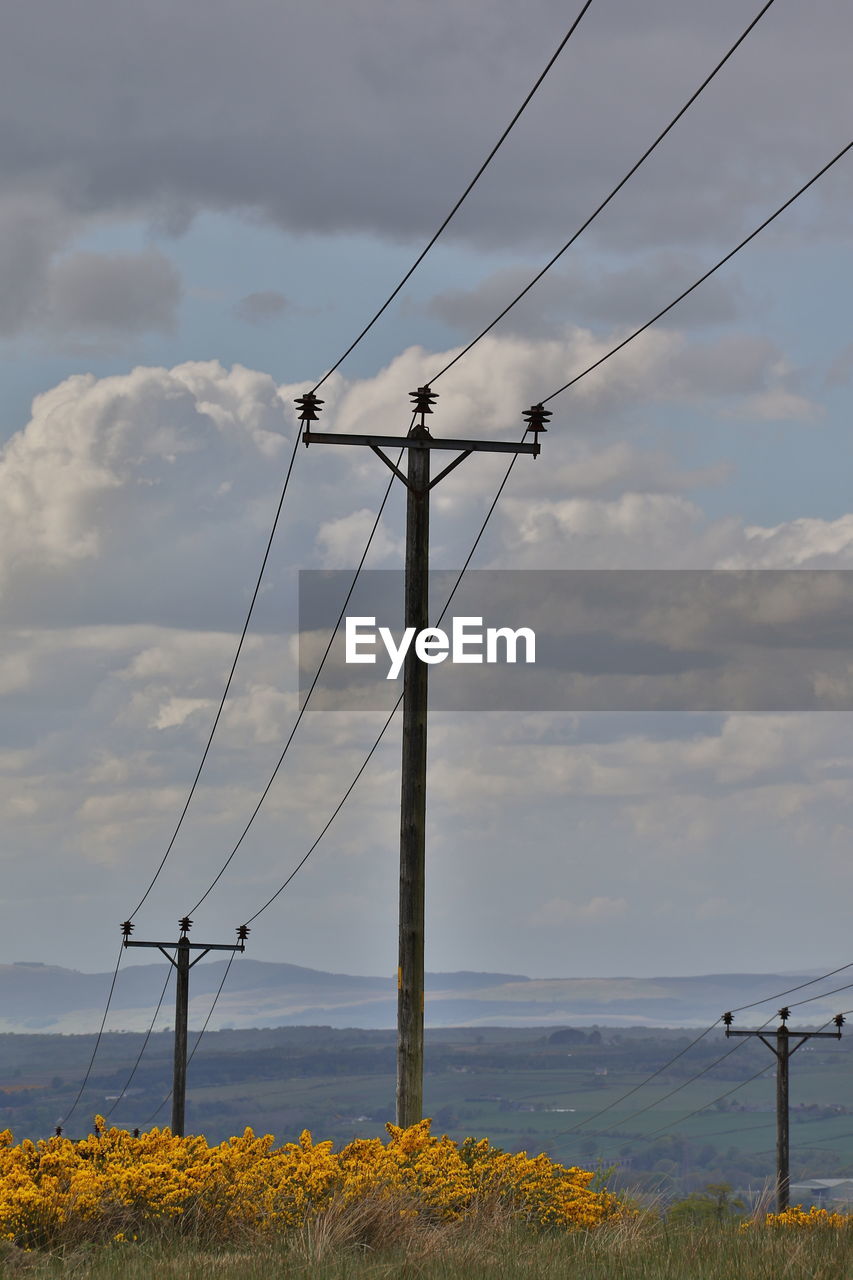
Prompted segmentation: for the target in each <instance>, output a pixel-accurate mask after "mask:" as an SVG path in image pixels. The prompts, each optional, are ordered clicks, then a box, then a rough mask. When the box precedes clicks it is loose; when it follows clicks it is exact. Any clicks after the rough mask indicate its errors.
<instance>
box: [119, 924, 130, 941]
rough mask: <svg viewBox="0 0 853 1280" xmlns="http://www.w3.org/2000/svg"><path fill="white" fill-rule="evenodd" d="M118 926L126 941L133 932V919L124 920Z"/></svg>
mask: <svg viewBox="0 0 853 1280" xmlns="http://www.w3.org/2000/svg"><path fill="white" fill-rule="evenodd" d="M119 927H120V928H121V931H122V935H123V937H124V940H125V942H127V940H128V938H129V937H130V935H131V934H132V933H133V928H134V925H133V921H132V920H124V921H123V922H122V924H121V925H120V926H119Z"/></svg>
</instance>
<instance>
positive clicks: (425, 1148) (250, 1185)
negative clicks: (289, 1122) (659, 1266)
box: [0, 1117, 619, 1248]
mask: <svg viewBox="0 0 853 1280" xmlns="http://www.w3.org/2000/svg"><path fill="white" fill-rule="evenodd" d="M96 1123H97V1129H98V1131H97V1133H96V1134H94V1135H90V1136H89V1137H88V1138H84V1139H82V1140H81V1141H79V1142H72V1141H70V1140H69V1139H67V1138H61V1137H55V1138H49V1139H45V1140H43V1141H39V1142H35V1143H34V1142H30V1141H24V1142H21V1143H18V1144H17V1145H16V1144H15V1143H14V1142H13V1138H12V1134H11V1133H10V1132H9V1130H8V1129H7V1130H5V1131H4V1132H2V1133H0V1238H2V1239H6V1240H10V1241H14V1242H15V1243H16V1244H18V1245H20V1246H22V1247H25V1248H33V1247H54V1246H56V1245H59V1244H62V1243H64V1242H67V1241H69V1240H71V1239H73V1240H75V1241H79V1240H82V1239H89V1240H107V1239H112V1240H132V1239H135V1238H140V1237H141V1235H142V1234H143V1233H144V1232H145V1231H146V1230H149V1231H150V1230H151V1229H152V1228H154V1227H156V1226H157V1225H158V1224H159V1225H160V1226H166V1227H170V1228H171V1229H172V1230H177V1231H179V1232H181V1233H183V1234H193V1235H196V1234H203V1235H205V1236H207V1237H210V1238H216V1239H219V1240H227V1239H232V1238H234V1237H236V1236H238V1235H241V1234H243V1233H245V1232H247V1231H249V1232H260V1233H273V1232H282V1231H287V1230H290V1229H293V1228H296V1227H300V1226H302V1225H303V1224H305V1223H306V1222H308V1221H309V1220H310V1219H311V1217H312V1216H314V1215H316V1214H318V1213H319V1212H321V1211H322V1210H323V1209H326V1208H328V1206H329V1205H330V1204H331V1203H332V1201H333V1200H337V1201H338V1202H340V1201H343V1202H349V1201H354V1200H359V1199H365V1198H368V1197H380V1198H388V1199H393V1200H395V1201H399V1203H400V1205H401V1206H402V1207H401V1209H400V1212H402V1213H406V1214H410V1215H413V1216H424V1217H427V1218H431V1219H434V1220H436V1221H454V1220H459V1219H462V1218H463V1217H464V1216H465V1215H466V1214H468V1213H470V1212H472V1211H473V1210H475V1209H476V1208H477V1207H478V1206H480V1205H483V1204H485V1203H491V1204H495V1203H496V1204H497V1205H498V1206H499V1208H500V1210H501V1211H502V1212H505V1213H506V1215H507V1217H510V1216H512V1217H520V1218H523V1219H525V1220H527V1221H529V1222H532V1223H535V1224H538V1225H542V1226H553V1227H558V1228H563V1229H569V1230H571V1229H580V1228H590V1227H595V1226H597V1225H598V1224H599V1223H601V1222H602V1221H604V1220H605V1219H606V1218H612V1217H614V1216H616V1215H617V1214H618V1212H619V1206H618V1203H617V1201H616V1199H615V1198H614V1196H612V1195H611V1194H610V1193H608V1192H606V1191H594V1190H592V1189H591V1187H590V1183H591V1182H592V1180H593V1176H594V1175H593V1174H592V1173H589V1172H587V1171H585V1170H582V1169H577V1168H566V1167H565V1166H563V1165H561V1164H557V1163H556V1162H554V1161H552V1160H551V1159H549V1157H548V1156H546V1155H538V1156H528V1155H527V1154H526V1153H525V1152H521V1153H518V1154H508V1153H506V1152H503V1151H500V1150H499V1149H497V1148H494V1147H492V1146H491V1145H490V1144H489V1142H488V1141H487V1140H485V1139H483V1140H482V1141H479V1142H476V1141H474V1139H472V1138H468V1139H466V1140H465V1141H464V1142H463V1143H461V1144H460V1143H457V1142H454V1141H453V1140H452V1139H450V1138H448V1137H440V1138H439V1137H436V1136H434V1135H433V1134H432V1133H431V1132H430V1121H429V1120H423V1121H422V1122H421V1123H420V1124H416V1125H413V1126H412V1127H411V1128H409V1129H400V1128H397V1127H396V1126H395V1125H388V1126H387V1129H388V1134H389V1137H388V1140H387V1141H384V1142H383V1141H382V1140H381V1139H379V1138H368V1139H357V1140H356V1141H354V1142H351V1143H349V1145H348V1146H346V1147H344V1148H343V1149H342V1150H341V1151H339V1152H335V1151H334V1150H333V1144H332V1143H331V1142H318V1143H315V1142H314V1141H313V1140H312V1137H311V1134H310V1133H309V1132H308V1131H307V1130H306V1131H305V1132H304V1133H303V1134H302V1136H301V1138H300V1139H299V1141H298V1142H288V1143H284V1144H283V1145H282V1146H278V1147H276V1146H275V1145H274V1140H273V1138H272V1136H271V1135H269V1134H267V1135H266V1136H265V1137H262V1138H258V1137H255V1135H254V1133H253V1132H252V1130H251V1129H246V1131H245V1133H244V1134H243V1135H242V1136H241V1137H234V1138H230V1139H229V1140H228V1141H227V1142H222V1143H220V1144H219V1145H218V1146H210V1145H209V1144H208V1142H207V1140H206V1139H205V1138H204V1137H202V1136H191V1137H186V1138H178V1137H175V1136H173V1134H172V1133H171V1131H170V1130H169V1129H166V1128H164V1129H152V1130H151V1131H150V1132H148V1133H143V1134H142V1135H141V1136H140V1137H138V1138H135V1137H133V1136H132V1135H131V1134H130V1133H128V1131H127V1130H126V1129H115V1128H112V1129H108V1128H106V1126H105V1123H104V1121H103V1120H102V1119H101V1118H100V1117H97V1118H96Z"/></svg>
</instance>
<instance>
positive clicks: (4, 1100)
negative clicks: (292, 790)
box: [0, 1027, 853, 1192]
mask: <svg viewBox="0 0 853 1280" xmlns="http://www.w3.org/2000/svg"><path fill="white" fill-rule="evenodd" d="M693 1035H695V1033H691V1032H686V1031H669V1030H663V1029H661V1030H654V1031H650V1030H649V1029H648V1028H643V1029H637V1030H635V1031H634V1030H624V1029H621V1030H619V1031H615V1030H612V1029H608V1028H600V1029H599V1030H598V1031H597V1032H593V1033H588V1032H587V1033H579V1039H578V1042H577V1043H572V1044H570V1045H566V1044H560V1043H555V1041H554V1039H553V1033H551V1032H550V1031H543V1030H542V1029H540V1028H525V1029H518V1028H513V1029H506V1028H485V1029H484V1028H477V1029H450V1030H447V1031H430V1032H428V1034H427V1058H426V1078H425V1106H426V1112H427V1114H429V1115H431V1116H432V1117H433V1119H434V1124H435V1128H436V1129H439V1130H441V1131H442V1132H446V1133H449V1134H450V1135H451V1136H453V1137H455V1138H464V1137H465V1136H467V1135H469V1134H473V1135H475V1136H488V1137H489V1138H490V1139H491V1140H492V1141H493V1142H495V1143H497V1144H499V1145H501V1146H504V1147H505V1148H507V1149H510V1150H518V1149H522V1148H525V1149H531V1150H532V1149H535V1150H546V1151H548V1153H549V1154H550V1155H552V1156H553V1157H555V1158H557V1159H559V1160H561V1161H563V1162H566V1163H570V1164H571V1163H577V1164H583V1165H586V1166H591V1165H593V1166H594V1165H596V1164H601V1165H605V1166H610V1165H615V1166H619V1179H620V1181H623V1182H625V1183H629V1182H632V1183H633V1184H635V1185H640V1186H644V1187H647V1188H648V1187H654V1186H658V1187H659V1189H660V1190H662V1191H664V1192H669V1191H670V1190H671V1189H673V1188H675V1189H676V1190H690V1189H693V1188H695V1187H697V1186H701V1185H702V1184H703V1182H706V1181H709V1180H713V1179H718V1180H719V1179H720V1178H725V1180H727V1181H729V1182H732V1183H733V1184H734V1185H737V1186H738V1187H758V1186H760V1185H761V1184H762V1183H763V1181H764V1180H766V1179H767V1178H769V1177H770V1176H771V1175H772V1171H773V1146H774V1123H775V1121H774V1110H773V1108H774V1105H775V1104H774V1098H775V1092H774V1083H773V1060H772V1057H771V1055H770V1053H769V1051H768V1050H767V1049H766V1047H765V1046H763V1045H762V1044H760V1043H758V1042H754V1041H749V1042H745V1041H740V1042H739V1047H738V1049H737V1052H735V1053H732V1054H731V1055H730V1056H729V1057H727V1058H726V1059H725V1060H724V1061H722V1062H720V1063H719V1065H716V1066H715V1065H712V1064H713V1063H714V1062H715V1060H716V1059H718V1058H720V1057H721V1056H722V1055H723V1054H725V1053H726V1052H727V1051H728V1050H729V1049H730V1048H731V1047H732V1044H731V1042H726V1041H725V1039H724V1038H723V1037H722V1035H720V1034H719V1033H717V1032H714V1033H712V1034H711V1035H709V1036H707V1037H705V1039H703V1040H702V1041H701V1042H700V1043H699V1044H697V1045H695V1046H694V1047H693V1048H692V1049H690V1050H689V1051H688V1052H686V1053H685V1054H684V1056H683V1057H681V1058H679V1059H678V1061H676V1062H674V1063H673V1064H672V1065H671V1066H670V1067H668V1068H667V1069H666V1070H664V1071H663V1072H662V1073H661V1074H660V1075H658V1076H657V1077H656V1078H655V1079H654V1080H652V1081H651V1082H649V1083H648V1084H646V1085H644V1086H643V1087H642V1088H641V1089H639V1090H638V1091H637V1092H636V1093H634V1094H632V1095H631V1096H630V1097H628V1098H626V1099H625V1101H624V1102H619V1101H618V1100H619V1099H620V1098H621V1096H622V1095H623V1094H625V1093H626V1092H627V1091H628V1090H631V1089H633V1088H634V1087H635V1086H636V1085H638V1084H641V1082H643V1081H644V1080H645V1079H646V1077H647V1076H648V1075H650V1074H651V1073H652V1072H654V1071H657V1070H658V1069H659V1068H660V1067H661V1066H662V1065H663V1064H665V1063H667V1061H668V1060H669V1059H671V1058H672V1057H674V1055H676V1054H677V1053H678V1052H679V1051H680V1050H681V1049H683V1048H684V1047H685V1046H686V1045H687V1044H688V1043H689V1041H690V1039H691V1038H693ZM93 1044H94V1039H93V1037H91V1036H51V1035H29V1036H18V1035H2V1036H0V1107H2V1110H0V1125H3V1126H8V1127H10V1128H11V1129H12V1130H13V1132H14V1133H15V1136H16V1137H17V1138H21V1137H39V1136H45V1135H47V1134H49V1133H51V1132H52V1130H53V1126H54V1125H55V1123H56V1121H57V1119H58V1118H59V1117H60V1116H61V1115H62V1114H63V1113H64V1112H65V1111H66V1110H67V1109H68V1107H69V1106H70V1103H71V1100H72V1099H73V1097H74V1094H75V1093H76V1089H77V1085H78V1081H79V1078H80V1076H81V1075H82V1073H83V1071H84V1069H85V1066H86V1064H87V1062H88V1059H89V1057H90V1056H91V1052H92V1047H93ZM140 1045H141V1038H140V1037H139V1036H138V1035H135V1034H130V1033H121V1034H112V1035H107V1036H105V1037H104V1039H103V1041H102V1044H101V1047H100V1050H99V1053H98V1058H97V1064H96V1069H95V1070H94V1072H93V1074H92V1077H91V1079H90V1082H89V1086H88V1087H87V1089H86V1091H85V1093H84V1095H83V1098H82V1100H81V1103H80V1106H79V1108H78V1110H77V1112H76V1113H75V1115H74V1117H73V1119H72V1121H71V1124H70V1127H68V1128H67V1132H68V1133H69V1134H71V1135H72V1136H73V1135H74V1134H75V1133H82V1132H83V1131H84V1130H87V1129H88V1127H89V1124H90V1122H91V1117H92V1116H93V1115H95V1114H96V1113H102V1114H104V1113H106V1112H107V1111H108V1110H110V1109H112V1116H111V1121H112V1122H113V1123H117V1124H120V1125H122V1126H124V1127H127V1128H133V1127H136V1126H139V1127H140V1128H148V1127H150V1125H151V1123H152V1117H153V1116H154V1115H155V1112H156V1119H155V1120H154V1123H160V1124H165V1123H168V1120H169V1107H168V1105H166V1106H164V1107H162V1108H161V1110H160V1111H159V1112H157V1110H156V1109H157V1107H158V1104H159V1103H161V1102H162V1100H163V1098H164V1096H165V1095H166V1093H167V1092H168V1089H169V1084H170V1069H171V1065H170V1064H171V1036H170V1035H169V1034H168V1033H160V1034H157V1035H156V1036H153V1037H152V1039H151V1041H150V1043H149V1045H148V1048H147V1051H146V1054H145V1056H144V1058H143V1060H142V1062H141V1064H140V1066H139V1069H138V1071H137V1073H136V1076H135V1078H134V1080H133V1082H132V1086H131V1089H132V1092H130V1093H129V1094H128V1095H127V1096H126V1097H125V1098H123V1099H122V1100H121V1101H120V1102H119V1103H118V1104H115V1102H114V1099H115V1095H116V1094H117V1093H118V1092H119V1091H120V1089H121V1088H122V1086H123V1085H124V1083H125V1082H126V1080H127V1076H128V1072H129V1070H130V1067H131V1065H132V1063H133V1061H134V1059H135V1057H136V1055H137V1053H138V1051H139V1047H140ZM851 1049H853V1038H851V1039H850V1040H846V1039H845V1040H842V1041H841V1042H839V1043H838V1044H835V1043H832V1042H830V1043H828V1044H827V1043H826V1042H824V1044H823V1045H821V1047H820V1049H819V1050H817V1049H816V1050H815V1051H811V1052H802V1053H800V1054H799V1055H796V1056H795V1057H794V1058H793V1059H792V1070H791V1106H792V1114H791V1148H792V1175H793V1177H794V1178H799V1177H820V1176H836V1175H841V1174H843V1173H846V1172H848V1171H850V1170H853V1091H851V1083H850V1082H851V1076H850V1066H851V1058H850V1053H851ZM706 1068H707V1071H706V1073H705V1074H703V1075H702V1076H701V1077H700V1078H698V1079H696V1080H692V1077H693V1076H695V1075H696V1074H697V1073H698V1072H701V1071H705V1069H706ZM756 1073H760V1074H759V1078H758V1079H755V1080H752V1081H751V1082H749V1077H751V1076H753V1075H755V1074H756ZM691 1081H692V1082H691ZM189 1083H190V1089H189V1101H188V1114H187V1122H188V1127H189V1128H190V1129H194V1130H196V1131H200V1132H204V1133H206V1134H207V1135H208V1137H209V1138H211V1139H215V1140H219V1139H221V1138H224V1137H227V1136H229V1135H230V1134H232V1133H234V1132H242V1130H243V1129H244V1128H245V1127H246V1126H247V1125H248V1126H251V1127H252V1128H253V1129H255V1130H257V1131H261V1132H271V1133H273V1134H275V1135H276V1137H277V1138H278V1139H279V1140H282V1141H283V1140H289V1139H292V1138H295V1137H296V1136H298V1134H299V1132H300V1131H301V1130H302V1129H303V1128H308V1129H311V1130H312V1132H313V1133H314V1134H315V1136H316V1137H323V1138H327V1137H328V1138H332V1139H334V1140H335V1141H337V1142H345V1141H348V1140H349V1139H350V1138H352V1137H366V1136H372V1135H374V1134H381V1133H383V1131H384V1125H385V1122H386V1121H389V1120H392V1119H393V1097H394V1034H393V1032H390V1031H358V1030H350V1031H337V1030H331V1029H329V1028H322V1027H316V1028H300V1027H288V1028H279V1029H272V1030H259V1031H239V1032H238V1031H220V1032H213V1033H210V1034H209V1035H207V1036H206V1037H205V1039H204V1041H203V1043H202V1047H201V1048H200V1050H199V1053H198V1055H197V1057H196V1058H195V1060H194V1061H193V1062H192V1064H191V1066H190V1076H189ZM681 1085H685V1087H684V1088H680V1086H681ZM674 1090H678V1092H675V1093H673V1091H674ZM669 1094H673V1096H671V1097H668V1096H667V1095H669ZM726 1094H727V1095H728V1096H727V1097H721V1095H726ZM718 1099H719V1101H718ZM613 1103H616V1105H611V1104H613ZM650 1104H654V1105H650ZM604 1108H609V1109H608V1110H607V1111H606V1112H605V1114H603V1115H601V1116H600V1117H598V1118H597V1119H594V1118H593V1119H590V1118H591V1117H595V1115H596V1113H598V1112H600V1111H602V1110H603V1109H604ZM646 1108H648V1109H646ZM700 1108H708V1109H707V1110H704V1111H702V1113H701V1114H698V1115H690V1113H692V1112H694V1111H696V1110H698V1109H700ZM640 1111H642V1114H636V1113H637V1112H640ZM685 1117H689V1118H686V1119H685ZM658 1130H660V1131H662V1132H660V1133H658V1132H657V1131H658Z"/></svg>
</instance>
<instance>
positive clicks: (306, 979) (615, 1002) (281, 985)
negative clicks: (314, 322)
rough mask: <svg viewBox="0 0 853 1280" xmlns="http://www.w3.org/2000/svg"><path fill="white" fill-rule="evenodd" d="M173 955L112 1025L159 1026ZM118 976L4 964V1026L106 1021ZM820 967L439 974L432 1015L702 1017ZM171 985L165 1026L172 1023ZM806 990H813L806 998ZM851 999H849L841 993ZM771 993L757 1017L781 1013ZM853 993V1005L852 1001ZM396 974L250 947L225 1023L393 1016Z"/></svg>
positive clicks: (465, 1019)
mask: <svg viewBox="0 0 853 1280" xmlns="http://www.w3.org/2000/svg"><path fill="white" fill-rule="evenodd" d="M225 963H226V962H225V961H221V960H219V961H210V962H202V963H200V964H198V965H197V966H196V967H195V968H194V969H193V972H192V980H191V987H190V994H191V1007H190V1019H191V1021H190V1025H191V1026H196V1027H197V1026H200V1025H201V1023H202V1022H203V1021H204V1019H205V1018H206V1017H207V1014H208V1010H209V1009H210V1005H211V1001H212V999H213V996H214V994H215V992H216V990H217V988H218V986H219V983H220V982H221V980H222V975H223V972H224V967H225ZM166 973H167V966H166V964H165V963H161V964H143V965H131V966H128V967H127V968H123V969H121V970H120V972H119V976H118V981H117V983H116V989H115V993H114V995H113V1000H112V1004H111V1010H110V1019H109V1022H108V1024H107V1025H108V1028H109V1029H110V1030H114V1031H141V1030H144V1029H146V1028H147V1027H148V1025H149V1022H150V1019H151V1015H152V1012H153V1009H154V1006H155V1005H156V1003H157V1000H158V999H159V996H160V992H161V990H162V987H163V983H164V981H165V979H166ZM111 977H112V975H111V974H106V973H79V972H77V971H76V970H74V969H63V968H59V967H58V966H53V965H40V964H28V963H19V964H11V965H0V1032H33V1031H50V1032H66V1033H77V1032H91V1031H97V1029H98V1027H99V1026H100V1021H101V1017H102V1015H103V1008H104V1002H105V1000H106V996H107V991H108V989H109V983H110V980H111ZM812 977H813V975H810V974H803V975H799V976H797V975H795V974H767V973H764V974H755V973H724V974H709V975H705V976H700V977H687V978H667V977H663V978H618V977H617V978H527V977H525V976H524V975H522V974H511V973H465V972H462V973H429V974H427V977H426V992H427V994H426V1007H425V1014H426V1023H427V1026H432V1027H448V1026H478V1025H479V1026H543V1027H557V1026H587V1027H588V1026H591V1025H593V1024H596V1023H598V1024H600V1025H601V1026H611V1027H613V1026H669V1027H677V1026H699V1025H705V1024H707V1023H710V1022H713V1021H714V1019H715V1018H718V1017H719V1016H720V1014H721V1013H722V1012H723V1011H724V1010H725V1009H729V1008H731V1007H733V1006H738V1005H744V1004H750V1003H752V1002H753V1001H755V1000H760V999H764V998H766V997H767V996H773V995H774V993H776V992H783V991H786V990H788V989H790V988H792V987H796V986H798V985H799V984H800V983H810V982H811V979H812ZM833 985H835V986H837V985H838V978H836V979H834V980H829V981H826V982H816V983H814V985H813V987H809V988H807V989H806V990H805V991H804V992H803V996H808V995H811V994H815V995H819V993H820V992H821V991H825V990H829V989H830V988H831V987H832V986H833ZM171 990H172V989H171V986H170V989H169V991H168V992H167V995H166V999H165V1000H164V1002H163V1007H162V1010H161V1012H160V1015H159V1017H158V1021H157V1029H162V1028H165V1027H168V1026H170V1025H171V1021H172V1012H171V1010H172V995H171ZM801 998H802V997H801ZM839 998H840V1000H841V1003H840V1004H839ZM844 999H845V996H844V994H843V993H842V994H841V996H840V997H839V996H834V997H830V998H829V999H825V998H821V999H816V1000H815V1001H814V1003H813V1004H812V1003H810V1004H808V1005H805V1006H804V1007H803V1009H802V1011H801V1012H802V1018H803V1025H806V1024H807V1023H809V1022H811V1023H812V1024H814V1022H824V1021H826V1019H828V1018H829V1017H831V1016H832V1014H834V1013H836V1012H837V1010H838V1008H843V1007H845V1006H844ZM776 1003H781V1000H780V1001H778V1002H776V1001H771V1002H770V1003H769V1004H768V1005H767V1006H764V1007H762V1009H761V1010H760V1011H758V1010H756V1012H755V1014H752V1015H750V1014H749V1013H745V1014H743V1015H742V1017H741V1019H739V1021H740V1022H742V1024H743V1025H746V1024H747V1023H749V1022H750V1021H751V1020H754V1018H755V1017H756V1016H757V1017H759V1019H760V1020H763V1018H764V1017H767V1016H769V1015H771V1014H773V1013H775V1007H776ZM850 1003H851V1000H850V997H849V996H847V1004H850ZM395 1021H396V991H395V983H394V981H393V979H391V978H390V977H389V978H365V977H356V976H352V975H350V974H342V973H324V972H322V971H321V970H318V969H305V968H302V967H301V966H299V965H294V964H271V963H267V962H265V961H261V960H249V959H246V958H245V957H240V958H239V959H238V961H237V963H236V964H235V965H234V966H233V968H232V971H231V973H230V975H229V978H228V982H227V984H226V986H225V988H224V990H223V993H222V996H221V998H220V1000H219V1002H218V1004H217V1006H216V1011H215V1013H214V1015H213V1018H212V1019H211V1022H210V1026H211V1028H212V1029H214V1030H219V1029H223V1028H229V1027H234V1028H243V1027H277V1026H294V1025H304V1026H329V1027H366V1028H371V1027H374V1028H375V1027H392V1026H394V1024H395Z"/></svg>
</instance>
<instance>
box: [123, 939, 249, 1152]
mask: <svg viewBox="0 0 853 1280" xmlns="http://www.w3.org/2000/svg"><path fill="white" fill-rule="evenodd" d="M236 955H237V952H236V951H232V953H231V955H230V957H229V959H228V963H227V964H226V966H225V972H224V973H223V975H222V981H221V982H220V984H219V986H218V987H217V990H216V995H215V996H214V997H213V1003H212V1004H211V1006H210V1008H209V1009H208V1011H207V1017H206V1018H205V1020H204V1023H203V1024H202V1028H201V1031H199V1033H198V1036H197V1037H196V1042H195V1044H194V1045H193V1047H192V1050H191V1051H190V1055H189V1057H188V1058H187V1066H188V1067H189V1065H190V1063H191V1062H192V1060H193V1058H194V1057H195V1055H196V1051H197V1049H198V1047H199V1045H200V1044H201V1041H202V1037H203V1036H204V1033H205V1031H206V1030H207V1027H208V1023H209V1022H210V1019H211V1018H212V1017H213V1011H214V1009H215V1008H216V1006H217V1004H218V1003H219V997H220V996H221V995H222V988H223V987H224V986H225V982H226V979H227V977H228V974H229V973H230V972H231V966H232V964H233V963H234V957H235V956H236ZM171 1096H172V1090H171V1089H170V1090H169V1092H168V1093H167V1094H166V1096H165V1098H164V1099H163V1101H162V1102H161V1103H159V1104H158V1106H157V1108H156V1110H154V1111H152V1113H151V1115H150V1116H149V1117H148V1119H147V1120H146V1121H145V1122H144V1126H147V1125H149V1124H151V1122H152V1121H153V1120H155V1119H156V1118H157V1116H158V1115H159V1114H160V1112H161V1111H162V1110H163V1108H164V1107H165V1105H166V1103H167V1102H168V1101H169V1099H170V1098H171ZM144 1126H143V1127H144Z"/></svg>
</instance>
